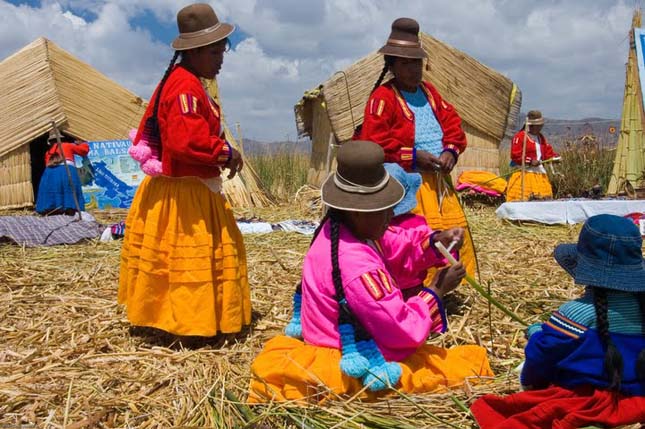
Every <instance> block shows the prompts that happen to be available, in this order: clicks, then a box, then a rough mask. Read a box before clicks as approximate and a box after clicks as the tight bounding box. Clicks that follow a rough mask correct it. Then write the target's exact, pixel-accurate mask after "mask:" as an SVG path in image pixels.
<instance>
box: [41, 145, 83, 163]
mask: <svg viewBox="0 0 645 429" xmlns="http://www.w3.org/2000/svg"><path fill="white" fill-rule="evenodd" d="M61 145H62V146H63V153H64V154H65V159H66V160H67V161H72V162H74V155H78V156H87V154H88V153H89V152H90V145H88V144H87V143H78V144H77V143H69V142H63V143H61ZM54 153H60V152H59V149H58V143H52V146H51V147H50V148H49V150H48V151H47V152H45V164H47V163H48V162H49V158H50V157H51V156H52V155H53V154H54Z"/></svg>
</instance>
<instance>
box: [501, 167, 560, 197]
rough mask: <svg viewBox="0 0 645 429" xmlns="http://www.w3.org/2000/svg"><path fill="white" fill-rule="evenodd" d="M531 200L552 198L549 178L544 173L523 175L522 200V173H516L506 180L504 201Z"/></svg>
mask: <svg viewBox="0 0 645 429" xmlns="http://www.w3.org/2000/svg"><path fill="white" fill-rule="evenodd" d="M531 198H553V190H552V189H551V182H549V176H547V175H546V174H544V173H533V172H528V171H527V172H526V173H524V198H522V172H521V171H516V172H515V173H513V175H512V176H511V178H510V179H509V180H508V188H506V201H522V200H523V201H528V200H529V199H531Z"/></svg>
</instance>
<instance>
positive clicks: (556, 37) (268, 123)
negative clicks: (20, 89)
mask: <svg viewBox="0 0 645 429" xmlns="http://www.w3.org/2000/svg"><path fill="white" fill-rule="evenodd" d="M188 3H191V1H190V0H181V1H175V0H154V1H153V0H111V1H106V0H61V1H59V2H56V1H53V0H46V1H44V2H43V3H42V5H41V6H40V7H37V8H32V7H29V6H25V5H22V6H14V5H12V4H10V3H7V2H6V1H3V0H0V57H4V56H7V55H9V54H11V53H12V52H14V51H16V50H17V49H19V48H21V47H22V46H24V45H26V44H27V43H29V42H31V41H32V40H34V39H35V38H36V37H39V36H45V37H48V38H50V39H52V40H53V41H54V42H55V43H57V44H59V45H60V46H61V47H63V48H64V49H66V50H68V51H70V52H71V53H73V54H74V55H76V56H78V57H79V58H80V59H82V60H84V61H86V62H88V63H90V64H91V65H92V66H94V67H96V68H97V69H98V70H100V71H101V72H103V73H105V74H106V75H108V76H110V77H111V78H113V79H114V80H116V81H117V82H119V83H121V84H122V85H124V86H126V87H127V88H129V89H131V90H133V91H135V92H137V93H138V94H140V95H141V96H143V97H148V96H149V95H150V93H151V92H152V90H153V89H154V86H155V85H156V83H157V81H158V80H159V78H160V76H161V74H162V73H163V71H164V70H165V68H166V66H167V62H168V61H169V59H170V57H171V55H172V52H171V50H170V48H168V46H167V43H166V42H165V41H164V42H161V41H158V40H155V39H154V38H153V36H152V35H151V33H152V31H150V30H149V29H141V28H133V27H132V26H131V25H130V23H129V22H130V21H131V20H132V18H133V17H135V16H137V15H139V14H141V13H142V12H143V11H147V12H148V13H152V14H153V15H154V16H155V17H156V18H157V19H158V20H160V21H161V22H163V23H164V24H165V25H174V21H175V14H176V12H177V10H178V9H179V8H181V7H182V6H183V5H185V4H188ZM632 3H633V2H632V1H631V0H630V1H627V0H619V1H614V0H595V1H594V2H589V1H586V0H569V1H564V0H548V1H544V2H534V1H528V0H453V1H450V2H443V1H442V2H439V1H428V0H418V1H412V0H307V1H302V0H218V1H212V2H211V4H212V5H213V7H214V8H215V10H216V11H217V13H218V16H219V17H220V19H222V20H226V21H228V22H233V23H235V24H237V25H238V26H239V27H240V28H241V29H242V30H243V31H244V32H245V33H246V34H249V35H250V38H249V39H247V40H245V41H244V42H242V43H241V44H240V45H239V46H238V47H237V48H236V49H235V51H233V52H231V53H229V54H227V57H226V59H225V64H224V68H223V70H222V74H221V76H220V79H219V80H220V86H221V90H222V98H223V102H224V109H225V112H226V114H227V117H228V119H229V120H230V121H231V122H237V121H239V122H241V124H242V127H243V128H244V131H245V135H246V136H249V137H253V138H259V139H282V138H284V136H285V135H286V134H290V135H291V136H292V137H293V136H294V135H295V126H294V118H293V105H294V104H295V103H296V102H297V101H298V99H299V98H300V96H301V94H302V93H303V91H304V90H306V89H309V88H311V87H313V86H315V85H317V84H318V83H320V82H322V81H323V80H325V79H326V78H327V77H329V76H330V75H331V74H332V73H333V72H334V71H336V70H338V69H340V68H342V67H344V66H346V65H348V64H350V63H352V62H353V61H355V60H357V59H358V58H360V57H361V56H363V55H366V54H367V53H369V52H371V51H373V50H374V49H377V48H378V47H379V46H380V45H381V44H382V43H383V42H384V40H385V39H386V38H387V35H388V33H389V29H390V24H391V22H392V20H393V19H394V18H396V17H399V16H410V17H414V18H416V19H417V20H418V21H419V22H420V24H421V29H422V30H423V31H425V32H427V33H429V34H432V35H433V36H435V37H437V38H439V39H442V40H444V41H445V42H447V43H449V44H452V45H453V46H455V47H457V48H459V49H461V50H463V51H465V52H466V53H468V54H470V55H472V56H474V57H475V58H477V59H479V60H480V61H482V62H483V63H485V64H487V65H489V66H491V67H493V68H495V69H497V70H499V71H501V72H502V73H504V74H505V75H507V76H508V77H510V78H511V79H513V80H514V81H515V82H516V83H517V84H518V85H519V86H520V88H521V89H522V91H523V94H524V108H525V110H526V109H529V108H539V109H542V110H543V111H544V113H545V114H546V115H547V116H550V117H561V118H581V117H585V116H603V117H619V116H620V105H621V103H620V102H621V99H622V92H623V80H624V63H625V59H626V50H627V41H626V40H627V39H626V36H627V32H628V29H629V25H630V23H631V13H632ZM72 11H76V12H78V11H81V12H87V13H80V15H82V16H79V13H77V14H75V13H73V12H72ZM88 16H90V17H91V18H87V17H88ZM84 17H85V18H84ZM94 17H96V18H95V19H94Z"/></svg>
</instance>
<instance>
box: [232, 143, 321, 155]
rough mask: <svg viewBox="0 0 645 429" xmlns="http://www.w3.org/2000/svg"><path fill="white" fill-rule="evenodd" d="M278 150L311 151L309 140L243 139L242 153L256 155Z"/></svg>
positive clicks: (307, 152) (277, 151)
mask: <svg viewBox="0 0 645 429" xmlns="http://www.w3.org/2000/svg"><path fill="white" fill-rule="evenodd" d="M238 143H239V142H238ZM279 152H296V153H306V154H309V153H311V140H309V139H307V140H298V141H276V142H265V141H259V140H253V139H244V153H246V154H252V155H258V154H267V153H268V154H272V153H279Z"/></svg>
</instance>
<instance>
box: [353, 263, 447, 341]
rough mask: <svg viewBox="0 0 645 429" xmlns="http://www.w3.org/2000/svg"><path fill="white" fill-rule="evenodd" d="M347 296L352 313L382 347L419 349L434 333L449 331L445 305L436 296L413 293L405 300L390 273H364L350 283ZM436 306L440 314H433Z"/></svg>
mask: <svg viewBox="0 0 645 429" xmlns="http://www.w3.org/2000/svg"><path fill="white" fill-rule="evenodd" d="M345 297H346V299H347V303H348V304H349V307H350V309H351V310H352V312H353V313H354V314H355V315H356V317H357V318H358V320H359V321H360V322H361V323H362V324H363V326H364V327H365V329H366V330H367V331H368V332H369V333H370V334H371V335H372V337H373V338H374V341H376V343H377V344H378V345H379V347H381V348H386V349H389V350H397V349H398V350H403V349H408V350H409V349H411V348H417V347H419V346H420V345H422V344H423V343H424V342H425V340H426V339H427V338H428V335H429V334H430V332H443V330H445V326H444V323H443V322H442V314H443V313H442V310H443V308H441V305H440V304H439V303H438V302H437V301H436V298H435V297H434V295H429V296H421V295H419V296H413V297H411V298H410V299H408V300H407V301H404V300H403V295H402V294H401V291H400V290H399V289H398V288H395V287H393V286H392V278H391V277H390V275H389V274H388V273H387V272H385V271H384V270H381V269H376V270H372V271H368V272H366V273H363V274H362V275H360V276H359V277H357V278H355V279H354V280H352V281H351V282H349V284H347V285H346V286H345ZM435 308H437V309H439V310H440V312H441V314H438V317H437V314H433V313H432V311H433V309H435ZM435 313H436V312H435ZM443 317H444V318H445V315H444V316H443ZM437 325H440V326H439V327H438V326H437Z"/></svg>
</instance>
